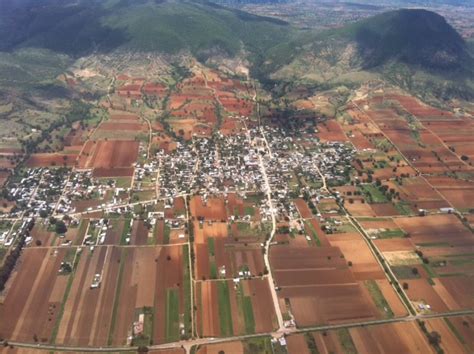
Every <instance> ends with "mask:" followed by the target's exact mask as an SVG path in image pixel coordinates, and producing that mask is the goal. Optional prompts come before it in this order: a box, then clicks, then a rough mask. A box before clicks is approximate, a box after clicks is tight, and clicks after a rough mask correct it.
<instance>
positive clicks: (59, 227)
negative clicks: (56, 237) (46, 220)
mask: <svg viewBox="0 0 474 354" xmlns="http://www.w3.org/2000/svg"><path fill="white" fill-rule="evenodd" d="M55 231H56V233H57V234H64V233H66V231H67V226H66V224H65V223H64V221H62V220H58V221H56V226H55Z"/></svg>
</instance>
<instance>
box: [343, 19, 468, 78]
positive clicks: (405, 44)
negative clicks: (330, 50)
mask: <svg viewBox="0 0 474 354" xmlns="http://www.w3.org/2000/svg"><path fill="white" fill-rule="evenodd" d="M346 31H349V32H348V33H350V34H351V35H350V36H349V38H350V37H352V39H354V40H355V41H356V42H357V44H358V49H359V53H360V55H361V56H362V58H363V60H364V62H365V67H367V68H370V67H374V66H378V65H381V64H384V63H386V62H387V61H391V60H399V61H401V62H405V63H407V64H416V65H421V66H422V67H425V68H428V69H430V68H433V69H459V68H461V67H462V66H463V65H465V64H469V63H472V61H471V58H470V56H469V54H468V51H467V47H466V43H465V42H464V40H463V39H462V37H461V36H460V35H459V34H458V33H457V32H456V30H455V29H454V28H453V27H451V26H450V25H449V24H448V23H447V22H446V20H445V19H444V17H442V16H440V15H438V14H436V13H434V12H431V11H426V10H398V11H391V12H386V13H383V14H380V15H377V16H374V17H372V18H369V19H366V20H363V21H361V22H358V23H356V24H355V25H352V26H349V27H348V28H347V30H346Z"/></svg>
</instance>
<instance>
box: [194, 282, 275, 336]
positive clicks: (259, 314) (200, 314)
mask: <svg viewBox="0 0 474 354" xmlns="http://www.w3.org/2000/svg"><path fill="white" fill-rule="evenodd" d="M195 296H196V306H197V307H198V310H197V328H198V333H199V334H200V335H202V336H204V337H217V336H221V337H226V336H232V335H239V334H250V333H263V332H271V331H272V330H273V329H274V327H275V325H276V316H275V314H274V310H273V305H272V300H271V294H270V289H269V287H268V281H267V280H266V279H251V280H240V281H238V282H234V281H233V280H219V281H200V282H198V283H196V292H195Z"/></svg>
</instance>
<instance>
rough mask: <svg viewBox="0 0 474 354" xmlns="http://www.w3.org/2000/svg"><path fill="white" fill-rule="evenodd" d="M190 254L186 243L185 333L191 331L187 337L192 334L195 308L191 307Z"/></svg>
mask: <svg viewBox="0 0 474 354" xmlns="http://www.w3.org/2000/svg"><path fill="white" fill-rule="evenodd" d="M188 254H189V247H188V245H184V246H183V263H184V269H183V291H184V330H185V333H189V335H186V337H187V338H188V337H190V336H192V333H191V330H192V324H191V311H193V309H192V308H191V296H193V294H192V292H191V279H190V275H191V268H190V264H189V257H188Z"/></svg>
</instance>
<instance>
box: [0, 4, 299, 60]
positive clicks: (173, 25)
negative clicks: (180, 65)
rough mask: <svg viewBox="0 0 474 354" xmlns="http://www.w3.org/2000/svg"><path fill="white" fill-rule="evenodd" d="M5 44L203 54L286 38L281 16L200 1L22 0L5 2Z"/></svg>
mask: <svg viewBox="0 0 474 354" xmlns="http://www.w3.org/2000/svg"><path fill="white" fill-rule="evenodd" d="M3 6H4V8H3V11H2V13H1V14H0V38H2V41H0V50H13V49H18V48H21V47H41V48H46V49H50V50H53V51H56V52H61V53H66V54H70V55H74V56H80V55H84V54H89V53H91V52H106V51H111V50H115V49H118V48H122V49H131V50H138V51H157V52H162V53H171V54H174V53H177V52H179V51H181V50H189V51H191V52H192V53H194V54H195V55H203V54H205V53H207V52H209V51H212V50H216V49H217V50H219V51H221V52H222V53H224V54H227V55H235V54H237V53H238V52H239V51H240V50H242V49H244V50H247V51H250V52H252V51H261V50H265V49H266V48H268V47H270V46H273V45H274V44H275V43H276V42H279V41H286V40H288V39H289V35H290V33H291V31H292V30H291V28H290V26H289V25H288V24H287V23H285V22H283V21H280V20H275V19H271V18H265V17H260V16H256V15H251V14H248V13H246V12H242V11H239V10H233V9H227V8H224V7H221V6H219V5H216V4H213V3H208V2H198V1H174V0H164V1H159V0H155V1H153V0H104V1H98V0H78V1H77V2H74V4H71V3H70V2H68V1H60V0H37V1H36V2H35V1H31V0H22V1H21V0H19V1H16V2H12V3H11V4H10V5H3Z"/></svg>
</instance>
